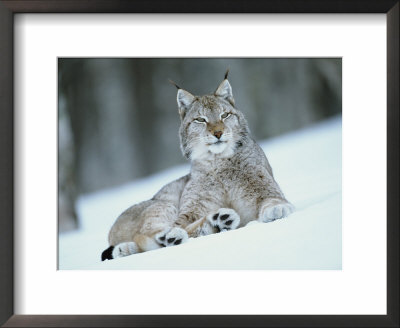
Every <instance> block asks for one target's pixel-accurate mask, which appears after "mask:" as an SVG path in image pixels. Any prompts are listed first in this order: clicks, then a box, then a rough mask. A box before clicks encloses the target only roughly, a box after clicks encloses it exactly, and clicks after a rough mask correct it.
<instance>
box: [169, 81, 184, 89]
mask: <svg viewBox="0 0 400 328" xmlns="http://www.w3.org/2000/svg"><path fill="white" fill-rule="evenodd" d="M168 82H169V83H171V84H172V85H174V86H175V87H176V88H177V89H178V90H179V89H182V88H181V87H180V86H179V85H177V84H176V83H175V82H174V81H172V80H168Z"/></svg>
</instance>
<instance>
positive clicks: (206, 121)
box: [178, 80, 248, 160]
mask: <svg viewBox="0 0 400 328" xmlns="http://www.w3.org/2000/svg"><path fill="white" fill-rule="evenodd" d="M178 107H179V112H180V115H181V127H180V130H179V132H180V133H179V134H180V140H181V149H182V152H183V154H184V156H186V157H187V158H189V159H191V160H201V159H207V158H212V157H213V155H214V156H215V155H217V156H221V157H230V156H232V155H233V154H234V152H235V150H236V148H237V147H238V146H239V145H240V142H241V141H240V140H241V138H242V137H243V136H244V135H245V134H246V133H248V127H247V123H246V121H245V119H244V117H243V114H242V113H241V112H240V111H238V110H237V109H236V108H235V107H234V100H233V97H232V89H231V86H230V84H229V82H228V80H224V81H223V82H222V83H221V85H220V86H219V87H218V89H217V90H216V92H215V93H214V94H213V95H206V96H193V95H191V94H190V93H189V92H187V91H185V90H182V89H179V90H178Z"/></svg>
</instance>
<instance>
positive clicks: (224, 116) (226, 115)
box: [221, 112, 231, 119]
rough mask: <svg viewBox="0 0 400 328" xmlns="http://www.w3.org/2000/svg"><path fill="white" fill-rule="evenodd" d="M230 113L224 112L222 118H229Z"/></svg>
mask: <svg viewBox="0 0 400 328" xmlns="http://www.w3.org/2000/svg"><path fill="white" fill-rule="evenodd" d="M229 115H231V113H228V112H225V113H223V114H222V115H221V118H222V119H225V118H227V117H228V116H229Z"/></svg>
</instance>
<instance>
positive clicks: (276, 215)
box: [259, 203, 294, 222]
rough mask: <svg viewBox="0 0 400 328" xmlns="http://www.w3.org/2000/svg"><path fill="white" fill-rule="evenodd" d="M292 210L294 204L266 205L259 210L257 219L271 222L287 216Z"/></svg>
mask: <svg viewBox="0 0 400 328" xmlns="http://www.w3.org/2000/svg"><path fill="white" fill-rule="evenodd" d="M293 211H294V206H293V205H292V204H289V203H283V204H277V205H274V206H266V207H264V208H263V209H262V210H261V213H260V214H261V215H260V219H259V221H261V222H272V221H275V220H278V219H282V218H284V217H287V216H288V215H289V214H291V213H292V212H293Z"/></svg>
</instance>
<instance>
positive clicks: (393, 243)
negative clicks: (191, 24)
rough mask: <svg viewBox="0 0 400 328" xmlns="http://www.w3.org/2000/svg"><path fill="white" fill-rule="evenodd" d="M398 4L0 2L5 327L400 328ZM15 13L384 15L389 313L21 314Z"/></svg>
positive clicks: (0, 242)
mask: <svg viewBox="0 0 400 328" xmlns="http://www.w3.org/2000/svg"><path fill="white" fill-rule="evenodd" d="M399 7H400V6H399V1H398V0H271V1H265V0H264V1H262V0H199V1H193V0H192V1H190V0H57V1H56V0H27V1H26V0H25V1H21V0H0V151H1V154H0V324H4V326H5V327H42V326H43V327H109V326H115V327H142V326H143V327H158V326H160V327H163V326H171V327H198V326H207V327H212V326H229V327H238V326H246V327H264V326H265V327H336V326H340V327H399V278H398V277H399V199H400V197H399V149H400V147H399V92H398V90H399ZM16 13H385V14H386V17H387V315H360V316H359V315H343V316H342V315H326V316H324V315H302V316H298V315H294V316H281V315H268V316H262V315H257V316H222V315H217V316H199V315H196V316H187V315H182V316H178V315H173V316H164V315H162V316H157V315H153V316H143V315H132V316H127V315H118V316H101V315H94V316H90V315H36V316H31V315H14V307H13V302H14V297H13V284H14V281H13V277H14V271H13V218H14V212H13V208H14V204H13V200H14V197H13V192H14V189H13V186H14V185H13V174H14V171H13V164H14V163H13V154H14V145H13V140H14V138H13V133H14V130H13V123H14V119H13V118H14V117H13V28H14V14H16ZM366 288H368V286H366Z"/></svg>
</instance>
